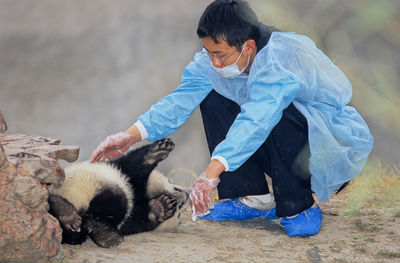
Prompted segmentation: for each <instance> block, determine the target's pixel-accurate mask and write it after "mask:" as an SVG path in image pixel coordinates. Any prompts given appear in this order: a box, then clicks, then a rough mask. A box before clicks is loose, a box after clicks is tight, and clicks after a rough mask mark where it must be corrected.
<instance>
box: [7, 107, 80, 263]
mask: <svg viewBox="0 0 400 263" xmlns="http://www.w3.org/2000/svg"><path fill="white" fill-rule="evenodd" d="M6 129H7V125H6V122H5V120H4V118H3V115H2V113H1V111H0V262H48V261H49V260H50V258H54V257H62V256H63V251H62V246H61V237H62V231H61V228H60V225H59V223H58V221H57V220H56V219H55V218H54V217H53V216H51V215H50V214H49V213H48V212H47V211H48V208H49V207H48V206H49V205H48V196H49V193H48V190H47V188H48V186H49V185H50V184H54V185H56V186H59V185H60V184H62V182H63V181H64V171H63V169H62V167H61V166H60V164H59V163H58V161H57V160H59V159H63V160H66V161H68V162H74V161H76V160H77V159H78V155H79V147H77V146H60V145H58V144H59V143H60V140H58V139H51V138H45V137H41V136H29V135H24V134H12V135H4V134H3V133H4V132H5V131H6Z"/></svg>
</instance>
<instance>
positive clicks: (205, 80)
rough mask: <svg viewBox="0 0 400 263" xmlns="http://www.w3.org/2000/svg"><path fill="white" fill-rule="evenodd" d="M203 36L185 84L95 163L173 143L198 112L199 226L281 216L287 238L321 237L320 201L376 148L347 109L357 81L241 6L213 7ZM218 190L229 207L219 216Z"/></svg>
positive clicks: (113, 140) (111, 142)
mask: <svg viewBox="0 0 400 263" xmlns="http://www.w3.org/2000/svg"><path fill="white" fill-rule="evenodd" d="M197 34H198V36H199V37H200V38H201V39H202V41H203V50H202V51H201V52H199V53H197V54H196V55H195V57H194V60H193V61H192V62H190V63H189V64H188V66H187V67H186V68H185V71H184V73H183V76H182V79H181V85H180V86H179V87H178V88H177V89H176V90H175V91H173V92H172V93H171V94H169V95H168V96H166V97H164V98H163V99H161V100H160V101H159V102H157V103H156V104H154V105H153V106H152V107H151V108H150V110H148V111H147V112H146V113H144V114H143V115H141V116H140V117H139V118H138V120H137V122H136V123H135V124H134V125H132V126H131V127H130V128H128V129H127V130H126V131H125V132H120V133H118V134H116V135H112V136H109V137H108V138H106V140H105V141H104V142H103V143H102V144H101V145H100V146H99V148H98V149H97V151H96V152H95V153H94V154H93V156H92V158H91V161H92V162H93V161H103V160H107V159H111V158H114V157H116V156H118V155H119V154H121V153H123V152H124V151H126V150H127V149H128V148H129V147H130V146H131V145H132V144H133V143H135V142H138V141H140V140H143V139H149V140H150V141H154V140H158V139H161V138H163V137H166V136H168V135H169V134H171V133H173V132H174V131H176V130H177V129H178V128H179V127H180V126H181V125H182V124H183V123H184V122H185V121H186V120H187V119H188V118H189V116H190V115H191V113H192V112H193V111H194V110H195V108H196V107H197V106H199V105H200V110H201V114H202V117H203V123H204V128H205V132H206V137H207V142H208V146H209V149H210V153H211V161H210V163H209V164H208V166H207V167H206V168H205V170H204V172H203V173H202V174H201V175H200V176H199V177H198V178H197V179H196V180H195V182H194V184H193V186H192V189H191V193H190V198H191V203H192V210H193V220H195V219H196V217H197V216H200V218H201V219H208V220H227V219H233V220H243V219H250V218H254V217H260V216H262V217H265V218H267V219H270V220H272V219H277V218H279V217H282V218H283V219H282V220H281V221H280V223H281V224H282V225H283V226H284V230H285V231H286V233H287V234H288V235H289V236H309V235H315V234H317V233H318V232H319V230H320V226H321V219H322V212H321V210H320V208H319V207H318V205H316V203H315V200H314V197H313V192H315V193H316V194H317V197H318V199H319V200H329V198H330V197H331V195H332V194H333V193H334V192H335V191H336V190H338V189H339V188H340V187H341V186H342V185H343V184H345V183H346V182H348V181H349V180H350V179H352V178H353V177H354V176H355V175H357V174H358V173H359V172H360V171H361V170H362V168H363V166H364V164H365V161H366V159H367V157H368V155H369V153H370V151H371V149H372V144H373V138H372V136H371V134H370V131H369V129H368V127H367V125H366V123H365V122H364V121H363V119H362V118H361V116H360V115H359V114H358V113H357V111H356V110H355V109H354V108H352V107H349V106H346V105H347V104H348V103H349V101H350V99H351V93H352V90H351V89H352V88H351V84H350V82H349V81H348V79H347V78H346V77H345V75H344V74H343V72H342V71H340V69H338V68H337V67H336V66H335V65H334V64H333V63H332V61H331V60H329V59H328V58H327V57H326V56H325V55H324V54H323V53H322V52H321V51H320V50H319V49H317V48H316V46H315V44H314V42H312V40H310V39H309V38H307V37H305V36H302V35H298V34H295V33H286V32H274V29H273V28H270V27H267V26H264V25H262V24H260V23H259V22H258V19H257V17H256V15H255V13H254V11H253V10H252V9H251V8H250V7H249V6H248V4H247V3H246V2H244V1H242V0H217V1H214V2H212V3H211V4H210V5H209V6H208V7H207V8H206V10H205V11H204V13H203V15H202V16H201V18H200V21H199V25H198V29H197ZM265 174H267V175H268V176H269V177H270V178H271V180H272V188H273V193H270V192H269V188H268V184H267V181H266V179H265ZM216 187H218V195H219V198H220V199H228V200H225V201H222V202H220V203H217V204H215V205H214V206H213V207H212V205H211V200H210V195H211V193H212V191H213V190H214V189H215V188H216Z"/></svg>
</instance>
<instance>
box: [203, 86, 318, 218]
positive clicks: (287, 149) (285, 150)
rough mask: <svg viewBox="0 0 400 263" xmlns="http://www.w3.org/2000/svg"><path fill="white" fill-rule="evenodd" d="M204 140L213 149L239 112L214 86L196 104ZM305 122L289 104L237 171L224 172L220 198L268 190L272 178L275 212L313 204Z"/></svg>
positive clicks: (291, 212)
mask: <svg viewBox="0 0 400 263" xmlns="http://www.w3.org/2000/svg"><path fill="white" fill-rule="evenodd" d="M200 111H201V115H202V118H203V124H204V129H205V133H206V138H207V143H208V147H209V150H210V153H212V152H213V151H214V149H215V147H216V146H217V145H218V144H219V143H220V142H221V141H222V140H224V139H225V136H226V134H227V132H228V130H229V128H230V127H231V125H232V123H233V122H234V120H235V119H236V116H237V115H238V114H239V113H240V106H239V105H238V104H236V103H235V102H233V101H231V100H229V99H227V98H225V97H223V96H222V95H220V94H218V93H217V92H215V91H214V90H213V91H211V93H210V94H209V95H208V96H207V97H206V98H205V99H204V101H203V102H202V103H201V104H200ZM308 157H309V146H308V130H307V120H306V119H305V117H304V116H303V115H302V114H301V113H300V112H299V111H298V110H297V109H296V107H295V106H294V105H293V104H290V105H289V107H288V108H286V109H285V110H284V111H283V115H282V118H281V120H280V121H279V123H278V124H277V125H276V126H275V127H274V128H273V130H272V131H271V134H270V135H269V136H268V138H267V140H266V141H265V142H264V144H262V145H261V146H260V148H259V149H258V150H257V151H256V152H255V153H254V154H253V155H252V156H251V157H250V158H249V159H248V160H247V161H246V162H245V163H244V164H243V165H242V166H241V167H240V168H239V169H237V170H236V171H234V172H223V173H222V174H221V176H220V179H221V182H220V183H219V185H218V195H219V198H220V199H225V198H236V197H241V196H247V195H263V194H267V193H269V189H268V183H267V181H266V177H265V173H266V174H267V175H268V176H269V177H270V178H271V180H272V189H273V194H274V198H275V202H276V214H277V216H280V217H284V216H291V215H295V214H297V213H300V212H302V211H304V210H306V209H308V208H310V207H311V206H312V205H313V203H314V198H313V196H312V191H311V183H310V174H309V172H308Z"/></svg>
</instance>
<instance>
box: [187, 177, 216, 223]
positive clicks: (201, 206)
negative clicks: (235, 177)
mask: <svg viewBox="0 0 400 263" xmlns="http://www.w3.org/2000/svg"><path fill="white" fill-rule="evenodd" d="M219 181H220V180H219V178H218V177H217V178H212V179H209V178H207V177H206V172H203V173H202V174H201V175H200V176H199V177H198V178H197V179H196V180H195V181H194V183H193V186H192V189H191V190H190V194H189V197H190V202H191V204H192V220H193V222H194V221H196V219H197V217H198V216H204V215H207V214H208V213H210V210H209V209H210V208H211V193H212V191H213V190H214V189H215V188H216V187H217V185H218V183H219Z"/></svg>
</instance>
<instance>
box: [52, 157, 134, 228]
mask: <svg viewBox="0 0 400 263" xmlns="http://www.w3.org/2000/svg"><path fill="white" fill-rule="evenodd" d="M64 172H65V180H64V182H63V184H62V185H61V187H60V188H51V189H50V192H51V193H52V194H56V195H59V196H61V197H63V198H65V199H66V200H68V201H69V202H70V203H71V204H72V205H74V206H75V208H76V210H78V211H81V210H84V211H86V210H87V209H88V206H89V203H90V201H91V200H92V199H93V198H94V197H95V196H96V195H97V194H98V193H99V191H102V190H104V189H105V188H109V189H112V188H115V187H118V188H119V189H121V190H122V191H123V192H124V194H125V197H126V199H127V200H128V204H127V206H128V208H127V211H126V214H125V217H124V220H123V221H122V222H121V223H120V224H119V225H118V228H120V227H121V225H123V223H124V222H125V220H126V219H127V217H128V216H129V214H130V213H131V211H132V207H133V201H132V200H133V189H131V186H130V184H129V183H128V179H127V178H126V177H125V176H124V175H123V174H122V173H121V172H120V171H119V170H118V169H117V168H115V167H113V166H112V165H109V164H105V163H88V162H82V163H77V164H74V165H71V166H69V167H67V168H65V169H64Z"/></svg>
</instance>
